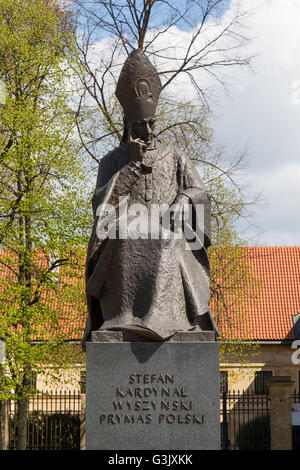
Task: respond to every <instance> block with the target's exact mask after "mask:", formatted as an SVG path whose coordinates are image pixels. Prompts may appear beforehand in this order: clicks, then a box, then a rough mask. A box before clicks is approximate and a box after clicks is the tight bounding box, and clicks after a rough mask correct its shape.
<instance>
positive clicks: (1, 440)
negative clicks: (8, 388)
mask: <svg viewBox="0 0 300 470" xmlns="http://www.w3.org/2000/svg"><path fill="white" fill-rule="evenodd" d="M8 447H9V427H8V402H7V401H4V400H1V401H0V450H8Z"/></svg>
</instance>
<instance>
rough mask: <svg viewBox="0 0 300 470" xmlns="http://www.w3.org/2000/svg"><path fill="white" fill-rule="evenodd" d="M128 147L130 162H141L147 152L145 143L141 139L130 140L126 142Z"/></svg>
mask: <svg viewBox="0 0 300 470" xmlns="http://www.w3.org/2000/svg"><path fill="white" fill-rule="evenodd" d="M128 145H129V151H130V156H131V160H132V161H134V162H142V161H143V159H144V157H145V154H146V150H147V145H146V144H145V142H144V141H143V140H141V139H135V140H133V139H130V140H129V141H128Z"/></svg>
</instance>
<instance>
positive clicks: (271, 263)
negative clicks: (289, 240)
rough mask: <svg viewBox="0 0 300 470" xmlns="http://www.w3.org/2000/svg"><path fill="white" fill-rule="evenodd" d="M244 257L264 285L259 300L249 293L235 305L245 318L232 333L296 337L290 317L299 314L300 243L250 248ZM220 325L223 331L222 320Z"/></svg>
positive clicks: (248, 336) (253, 337)
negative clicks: (294, 245)
mask: <svg viewBox="0 0 300 470" xmlns="http://www.w3.org/2000/svg"><path fill="white" fill-rule="evenodd" d="M245 259H246V260H247V261H248V262H249V264H250V266H251V269H252V272H253V275H254V277H256V278H257V279H259V280H260V284H261V285H260V289H259V290H258V291H257V293H258V295H257V299H256V300H254V299H253V297H252V296H251V295H248V296H247V297H246V298H245V299H244V300H243V301H242V302H241V304H240V305H239V306H235V314H236V313H238V311H243V312H244V313H243V314H242V316H243V321H242V325H241V324H240V325H238V326H237V329H236V331H231V336H233V337H238V338H240V339H248V340H258V341H272V340H273V341H278V340H279V341H282V340H291V339H293V338H294V334H293V329H292V319H291V316H292V315H296V314H298V313H300V246H296V247H292V246H288V247H247V248H245ZM254 294H255V293H254ZM220 327H221V328H220V329H221V331H222V322H221V325H220Z"/></svg>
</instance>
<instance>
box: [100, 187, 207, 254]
mask: <svg viewBox="0 0 300 470" xmlns="http://www.w3.org/2000/svg"><path fill="white" fill-rule="evenodd" d="M96 216H97V218H98V221H97V226H96V234H97V237H98V239H99V240H105V239H106V238H110V239H112V240H116V239H120V240H126V239H132V240H137V239H143V240H147V239H150V240H170V239H173V240H186V241H187V243H186V244H185V245H186V249H189V250H200V249H201V248H203V244H204V204H196V205H192V204H189V203H187V202H185V203H184V204H173V205H171V206H169V205H168V204H149V206H145V205H143V204H139V203H135V204H130V205H129V204H128V196H122V197H119V203H118V204H117V205H116V206H114V205H112V204H100V205H99V206H98V208H97V211H96Z"/></svg>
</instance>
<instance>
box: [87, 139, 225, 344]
mask: <svg viewBox="0 0 300 470" xmlns="http://www.w3.org/2000/svg"><path fill="white" fill-rule="evenodd" d="M151 158H152V165H151V168H150V171H143V170H139V169H137V168H136V166H135V165H134V164H132V163H131V161H130V154H129V150H128V148H127V146H126V144H121V145H120V146H119V147H118V148H116V149H114V150H113V151H112V152H110V153H109V154H107V155H106V156H105V157H103V159H102V160H101V161H100V163H99V171H98V178H97V183H96V189H95V192H94V196H93V211H94V216H95V221H94V226H93V231H92V235H91V238H90V242H89V246H88V254H87V262H86V294H87V303H88V310H89V316H88V319H87V323H86V328H85V333H84V338H83V343H84V342H85V341H88V340H89V339H90V334H91V332H92V331H94V330H98V329H99V328H101V329H102V330H123V331H124V330H125V331H126V330H129V331H130V330H131V331H132V330H133V331H134V332H135V333H137V334H140V335H141V336H144V337H146V338H149V340H151V341H153V340H158V341H159V340H160V341H161V340H164V339H167V338H169V337H171V336H172V335H173V334H174V333H175V332H176V331H188V330H192V329H194V327H193V325H192V324H193V323H194V322H195V321H196V320H197V318H198V319H199V318H200V317H201V316H203V315H204V314H206V315H205V317H206V319H207V318H208V322H207V320H206V325H207V326H206V327H205V328H202V329H206V330H208V329H209V330H214V331H217V330H216V327H215V324H214V321H213V319H212V317H211V314H210V312H209V308H208V301H209V261H208V258H207V253H206V249H207V247H208V246H209V245H210V197H209V195H208V194H207V191H206V189H205V186H204V184H203V182H202V181H201V179H200V177H199V175H198V173H197V171H196V169H195V168H194V167H193V165H192V163H191V161H190V159H189V158H188V157H187V156H185V155H184V154H182V153H181V152H179V151H177V150H176V149H174V148H172V147H170V146H164V145H163V144H161V143H157V147H156V149H154V150H152V151H151ZM179 194H184V195H186V196H187V197H188V198H189V201H190V203H191V204H192V205H193V206H194V207H195V206H196V204H198V203H200V204H203V201H205V212H204V234H203V238H204V246H203V247H202V248H201V249H198V250H194V251H192V250H188V249H186V243H187V240H186V239H185V238H182V239H162V238H159V239H151V238H149V239H142V238H140V239H132V238H127V239H125V240H124V239H110V238H109V237H107V238H104V239H98V237H97V235H96V227H97V223H98V219H99V216H97V215H96V212H97V208H98V206H99V205H100V204H104V203H105V204H107V203H109V204H113V205H114V206H117V205H118V200H119V197H120V196H123V197H124V196H128V206H130V204H133V203H140V204H143V205H144V206H145V207H147V208H149V207H150V206H151V205H152V204H167V205H168V206H171V205H172V204H173V203H174V201H175V199H176V197H177V196H178V195H179Z"/></svg>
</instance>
